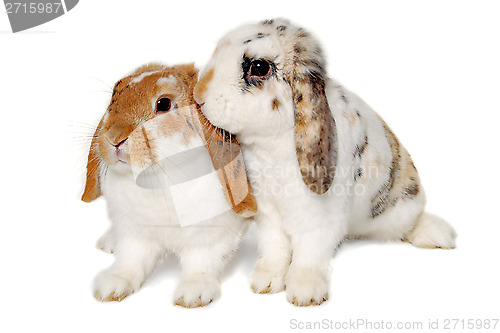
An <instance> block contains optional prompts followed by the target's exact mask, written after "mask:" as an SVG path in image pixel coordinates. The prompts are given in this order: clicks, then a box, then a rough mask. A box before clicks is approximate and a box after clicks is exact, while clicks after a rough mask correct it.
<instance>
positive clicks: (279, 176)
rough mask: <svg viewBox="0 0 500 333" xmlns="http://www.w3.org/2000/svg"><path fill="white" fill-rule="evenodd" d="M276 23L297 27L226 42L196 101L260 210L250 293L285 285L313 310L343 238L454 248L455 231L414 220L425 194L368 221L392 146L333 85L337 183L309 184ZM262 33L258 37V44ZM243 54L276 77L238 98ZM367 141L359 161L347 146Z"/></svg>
mask: <svg viewBox="0 0 500 333" xmlns="http://www.w3.org/2000/svg"><path fill="white" fill-rule="evenodd" d="M279 24H282V25H285V26H287V27H288V30H287V32H288V31H290V29H296V27H293V26H292V25H290V24H289V22H287V21H281V22H275V24H274V25H273V26H269V25H267V26H266V25H265V24H258V25H248V26H244V27H242V28H239V29H237V30H235V31H233V32H231V33H229V34H227V35H226V36H225V37H223V38H222V39H221V41H220V43H219V45H218V48H217V50H216V51H215V53H214V55H213V57H212V59H211V60H210V61H209V63H208V64H207V65H206V67H205V69H204V72H203V73H202V75H201V79H200V80H203V76H204V75H205V74H206V73H207V72H209V71H211V76H212V78H211V80H210V81H209V82H208V83H206V87H207V89H206V91H205V90H204V91H202V93H200V94H201V95H198V96H196V98H197V99H198V102H200V103H202V104H203V107H202V111H203V113H204V114H205V115H206V116H207V118H208V119H209V120H210V121H211V122H212V123H213V124H214V125H216V126H218V127H221V128H224V129H226V130H228V131H229V132H231V133H233V134H236V135H237V139H238V140H239V141H240V143H241V144H242V151H243V155H244V159H245V164H246V167H247V169H248V174H249V178H250V181H251V184H252V187H253V190H254V194H255V196H256V200H257V204H258V213H257V215H256V221H257V225H258V239H259V259H258V261H257V263H256V266H255V269H254V272H253V274H252V286H253V289H254V291H255V292H258V293H266V292H279V291H282V290H283V289H284V288H286V292H287V298H288V300H289V301H290V302H292V303H294V304H296V305H311V304H320V303H321V302H323V300H325V299H326V298H327V297H328V296H327V295H328V279H329V278H328V277H329V262H330V259H331V257H332V255H333V254H334V251H335V249H336V248H337V247H338V245H339V244H340V243H341V242H342V241H343V240H344V239H345V238H346V237H370V238H376V239H382V240H399V239H402V238H404V237H405V235H406V234H407V233H409V232H410V231H411V230H412V229H413V231H412V232H410V234H409V240H410V241H411V242H415V243H414V244H415V245H417V246H421V245H429V244H431V245H433V246H440V247H453V246H454V232H453V231H452V230H453V229H452V228H451V227H450V226H449V225H448V224H447V223H446V222H444V221H441V222H439V223H436V221H437V220H436V219H428V218H424V219H421V220H418V217H419V216H421V215H422V212H423V210H424V205H425V196H424V193H423V191H420V192H419V193H418V195H417V196H416V197H415V198H413V199H411V200H400V201H399V202H398V203H397V204H396V205H395V206H394V207H391V208H389V209H387V210H386V211H385V212H384V213H383V214H381V215H379V216H377V217H375V218H372V217H371V215H370V203H371V199H372V198H373V197H374V196H375V195H376V194H377V191H378V190H379V189H380V188H381V185H382V184H383V182H384V181H386V180H387V176H388V173H387V169H388V167H389V165H390V163H391V161H392V153H391V149H390V146H389V145H388V141H387V138H386V136H385V134H384V128H383V123H382V121H381V119H380V118H379V117H378V116H377V114H376V113H375V112H374V111H373V110H372V109H371V108H370V107H369V106H367V105H366V104H365V103H364V102H363V101H362V100H361V99H360V98H359V97H357V96H356V95H354V94H352V93H350V92H349V91H347V90H346V89H345V88H343V87H342V86H341V85H340V84H338V83H337V82H335V81H328V82H326V85H327V87H326V93H327V98H328V103H329V105H330V108H331V110H332V116H333V118H334V119H335V122H336V129H337V140H338V149H337V152H338V157H337V169H336V174H335V178H334V181H333V184H332V186H331V188H330V190H329V191H328V192H327V193H326V194H323V195H317V194H315V193H313V192H311V191H310V190H309V189H308V187H306V185H305V184H304V182H303V180H302V177H301V173H300V170H299V165H298V161H297V156H296V146H295V141H294V107H293V104H292V96H291V94H292V93H291V89H290V86H289V85H288V84H287V83H286V82H285V81H284V80H283V69H286V68H284V67H285V59H286V57H287V56H288V55H287V54H285V52H287V51H284V50H290V49H293V47H292V46H290V45H283V44H282V43H283V41H281V40H279V39H278V37H277V33H276V26H279ZM259 33H260V34H261V36H262V34H264V35H265V36H264V37H263V38H256V36H258V34H259ZM250 39H252V41H251V42H245V41H248V40H250ZM293 42H295V41H294V40H292V41H291V43H293ZM304 44H305V42H304ZM243 56H246V57H252V58H255V59H261V58H265V59H271V60H272V61H273V63H274V64H275V65H276V73H275V77H274V78H272V79H269V80H268V81H266V82H265V83H263V85H262V87H250V88H249V89H247V90H246V91H245V90H244V89H242V85H243V84H244V82H242V81H243V80H242V59H243ZM195 91H196V90H195ZM275 98H277V99H278V100H279V102H280V107H279V110H272V108H271V103H272V101H273V100H274V99H275ZM346 100H347V101H348V103H346V102H345V101H346ZM358 113H359V115H358ZM365 134H366V136H367V137H368V139H369V145H368V148H367V150H366V151H365V152H364V157H363V160H362V161H361V162H357V161H356V160H355V157H354V156H353V155H354V154H353V148H354V147H355V145H356V144H357V143H358V142H359V141H360V140H361V139H362V137H361V136H364V135H365ZM356 163H361V164H362V165H361V166H362V167H363V168H364V169H363V170H364V171H365V174H364V176H363V177H362V178H361V179H359V180H358V182H355V181H354V180H353V174H354V172H355V171H356V169H357V167H358V165H356ZM374 165H376V166H377V167H376V168H373V166H374ZM359 184H361V185H362V188H360V186H359ZM356 186H358V188H357V190H358V192H356ZM361 189H362V190H363V191H361ZM418 221H421V222H418ZM414 228H415V229H414ZM290 263H291V264H290Z"/></svg>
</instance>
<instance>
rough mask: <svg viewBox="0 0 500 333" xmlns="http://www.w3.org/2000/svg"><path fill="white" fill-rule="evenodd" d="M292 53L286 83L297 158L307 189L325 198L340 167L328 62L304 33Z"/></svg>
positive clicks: (298, 35) (299, 32)
mask: <svg viewBox="0 0 500 333" xmlns="http://www.w3.org/2000/svg"><path fill="white" fill-rule="evenodd" d="M292 49H293V52H292V53H291V54H292V56H291V57H290V58H289V59H288V61H287V64H286V65H285V68H284V79H285V80H286V81H287V82H288V83H289V84H290V86H291V88H292V98H293V106H294V110H295V144H296V150H297V158H298V160H299V167H300V171H301V173H302V178H303V180H304V182H305V183H306V185H307V186H308V187H309V189H310V190H311V191H313V192H315V193H317V194H323V193H325V192H327V191H328V189H329V188H330V186H331V184H332V182H333V178H334V173H335V166H336V163H337V136H336V127H335V120H334V119H333V115H332V113H331V111H330V107H329V105H328V100H327V97H326V92H325V80H326V71H325V69H324V68H325V60H324V58H323V56H322V54H321V49H320V47H319V45H318V44H317V42H316V41H315V40H314V39H313V38H312V37H311V36H310V35H309V34H308V33H306V32H304V31H303V30H302V29H299V30H298V33H297V35H296V36H295V43H294V44H293V47H292Z"/></svg>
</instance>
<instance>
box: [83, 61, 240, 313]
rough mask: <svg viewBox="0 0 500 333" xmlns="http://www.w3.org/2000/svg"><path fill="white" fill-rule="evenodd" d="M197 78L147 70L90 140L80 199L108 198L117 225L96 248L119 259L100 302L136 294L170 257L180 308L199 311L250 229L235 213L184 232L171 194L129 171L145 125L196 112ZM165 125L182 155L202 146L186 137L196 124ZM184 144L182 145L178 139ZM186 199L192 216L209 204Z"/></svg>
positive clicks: (104, 276) (177, 70) (117, 95)
mask: <svg viewBox="0 0 500 333" xmlns="http://www.w3.org/2000/svg"><path fill="white" fill-rule="evenodd" d="M197 78H198V71H197V69H196V68H195V67H194V65H192V64H189V65H178V66H173V67H167V66H163V65H160V64H149V65H145V66H142V67H140V68H138V69H137V70H136V71H134V72H133V73H132V74H131V75H128V76H126V77H124V78H122V79H121V80H119V81H118V82H117V83H116V85H115V87H114V89H113V95H112V99H111V103H110V105H109V107H108V109H107V111H106V113H105V114H104V116H103V117H102V119H101V121H100V123H99V125H98V127H97V129H96V131H95V134H94V137H93V140H92V144H91V147H90V152H89V156H88V164H87V179H86V186H85V191H84V194H83V196H82V200H83V201H85V202H90V201H93V200H94V199H96V198H97V197H99V196H101V194H102V196H103V197H104V198H105V200H106V203H107V210H108V215H109V218H110V220H111V228H110V229H109V230H108V231H107V232H106V233H105V235H104V236H102V237H101V239H100V240H99V241H98V247H100V248H102V249H103V250H105V251H108V252H112V253H113V254H114V255H115V258H116V260H115V262H114V263H113V264H112V265H111V267H109V268H107V269H105V270H104V271H102V272H101V273H99V274H98V275H97V277H96V278H95V281H94V295H95V297H96V298H97V299H98V300H100V301H120V300H122V299H123V298H124V297H126V296H128V295H130V294H131V293H133V292H135V291H137V290H138V289H139V287H140V286H141V285H142V284H143V282H144V281H145V279H146V278H147V277H148V275H149V274H150V273H151V271H152V270H153V269H154V267H155V265H156V264H157V262H158V261H159V260H160V259H161V258H162V256H164V255H165V254H166V253H169V252H171V253H175V254H176V255H178V257H179V259H180V264H181V266H182V280H181V282H180V284H179V286H178V288H177V291H176V293H175V304H177V305H181V306H185V307H198V306H204V305H207V304H209V303H210V302H212V301H213V300H215V299H216V298H218V297H219V294H220V282H219V277H220V274H221V271H222V269H223V267H224V264H225V263H226V262H227V261H228V257H230V256H231V254H232V253H233V252H235V251H236V249H237V247H238V244H239V242H240V239H241V237H242V235H243V234H244V233H245V231H246V229H247V226H248V219H245V218H244V217H243V216H245V214H241V215H243V216H240V215H239V214H237V213H235V211H237V210H234V207H233V210H231V208H229V209H228V210H227V211H226V212H224V213H222V214H220V215H218V216H216V217H212V218H208V219H206V220H204V221H201V222H199V223H197V224H194V225H190V226H182V227H181V226H180V225H179V221H178V218H177V216H176V213H175V212H176V211H175V209H176V207H175V205H174V202H173V198H172V195H171V193H170V192H169V191H165V190H162V189H151V188H143V187H140V186H138V185H137V182H136V179H135V177H134V173H133V168H132V165H131V157H134V156H132V154H131V149H132V147H131V144H132V143H131V142H130V141H131V139H130V138H131V136H132V135H133V134H134V133H136V132H138V133H139V134H140V135H141V130H144V128H145V127H144V125H143V124H146V123H147V122H151V121H154V120H155V118H156V117H160V116H161V115H163V114H169V112H175V111H176V110H185V109H186V108H188V109H189V108H191V110H193V108H194V110H195V111H196V110H198V105H197V104H196V102H195V101H194V99H193V88H194V85H195V83H196V81H197ZM198 112H199V111H198ZM200 115H201V113H200ZM163 125H164V128H163V129H164V130H165V133H166V134H165V135H166V136H167V137H166V138H163V139H166V140H168V139H169V138H170V139H171V141H170V144H175V145H178V146H180V147H179V148H180V150H181V151H182V149H183V148H186V147H183V146H189V145H190V144H191V143H192V142H194V141H196V140H200V138H199V137H197V136H193V135H191V136H190V135H188V134H187V133H188V129H187V127H189V126H191V125H190V124H189V126H184V127H186V128H184V129H183V128H182V127H179V126H178V124H172V126H174V125H176V126H177V127H176V128H174V129H172V128H169V127H168V126H170V125H169V124H168V123H166V124H163ZM185 125H186V124H185ZM134 131H135V132H134ZM214 133H215V134H219V132H217V131H216V132H214ZM168 135H170V137H169V136H168ZM215 136H216V135H213V137H215ZM180 137H182V140H178V138H180ZM160 139H162V138H160ZM160 139H158V140H160ZM172 142H173V143H172ZM146 144H147V148H148V153H150V154H154V153H156V149H157V148H158V147H154V146H153V145H154V144H155V141H154V140H150V141H148V142H146ZM156 144H157V143H156ZM158 163H161V161H158ZM181 168H182V166H181ZM243 174H244V173H243ZM150 177H154V175H150ZM245 184H246V181H245ZM214 186H215V187H216V188H211V189H205V190H207V191H208V190H210V192H211V193H214V194H213V195H215V196H220V197H221V198H224V194H223V188H222V185H220V183H218V184H216V185H214ZM185 199H186V202H188V204H189V205H190V208H191V210H194V211H196V210H199V209H200V207H201V206H203V205H207V204H210V203H206V202H204V203H201V202H195V201H192V200H191V198H185ZM222 200H224V199H222ZM228 207H229V206H228ZM201 213H203V212H201ZM238 213H241V212H240V211H238Z"/></svg>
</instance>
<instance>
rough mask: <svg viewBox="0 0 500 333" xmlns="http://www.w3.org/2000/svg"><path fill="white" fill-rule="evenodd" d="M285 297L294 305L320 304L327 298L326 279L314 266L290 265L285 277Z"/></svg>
mask: <svg viewBox="0 0 500 333" xmlns="http://www.w3.org/2000/svg"><path fill="white" fill-rule="evenodd" d="M286 297H287V299H288V301H289V302H290V303H292V304H293V305H295V306H310V305H320V304H321V303H323V302H324V301H326V300H327V299H328V279H327V277H326V276H325V274H324V273H323V272H321V271H320V270H318V269H315V268H299V267H291V268H290V270H289V271H288V274H287V277H286Z"/></svg>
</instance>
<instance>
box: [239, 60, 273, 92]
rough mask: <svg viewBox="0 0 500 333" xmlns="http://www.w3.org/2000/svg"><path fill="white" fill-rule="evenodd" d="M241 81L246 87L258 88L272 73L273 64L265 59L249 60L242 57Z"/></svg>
mask: <svg viewBox="0 0 500 333" xmlns="http://www.w3.org/2000/svg"><path fill="white" fill-rule="evenodd" d="M241 67H242V69H243V79H244V80H245V83H246V85H247V86H250V85H252V86H260V85H261V84H262V83H263V82H264V80H266V79H267V78H269V77H270V76H271V74H273V72H274V69H275V67H274V64H273V63H272V62H270V61H269V60H267V59H255V60H254V59H251V58H248V57H247V56H244V57H243V63H242V64H241Z"/></svg>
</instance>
